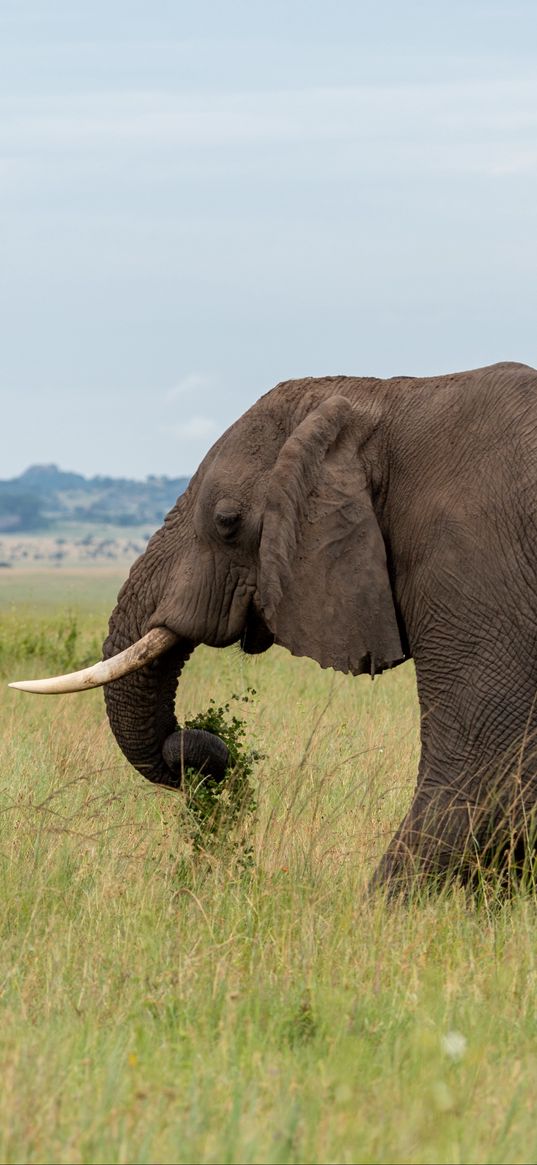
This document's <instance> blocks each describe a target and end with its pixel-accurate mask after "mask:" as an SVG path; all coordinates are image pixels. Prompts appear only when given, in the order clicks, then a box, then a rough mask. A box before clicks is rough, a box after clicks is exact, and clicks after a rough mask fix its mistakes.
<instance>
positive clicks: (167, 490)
mask: <svg viewBox="0 0 537 1165" xmlns="http://www.w3.org/2000/svg"><path fill="white" fill-rule="evenodd" d="M187 485H188V478H187V477H177V478H168V477H154V476H152V477H148V478H147V480H146V481H134V480H131V479H129V478H113V477H91V478H86V477H83V476H82V474H79V473H65V472H64V471H63V470H61V469H58V466H57V465H32V466H30V468H29V469H27V470H25V472H24V473H22V474H21V475H20V477H18V478H12V479H11V480H8V481H6V480H4V481H2V480H0V532H4V533H9V532H10V531H12V532H19V531H20V532H21V533H24V532H26V531H34V530H37V531H39V530H47V529H48V530H50V529H53V528H54V526H55V525H56V524H57V523H65V522H69V521H74V522H77V523H80V522H84V523H86V522H87V523H89V524H91V523H94V524H96V523H99V524H102V523H106V524H110V525H118V526H138V525H148V526H152V527H153V528H155V527H156V526H159V525H160V523H161V522H162V519H163V517H164V515H165V514H166V513H167V512H168V510H169V509H171V507H172V506H173V505H174V503H175V501H176V499H177V498H178V497H179V495H180V494H182V493H183V492H184V490H185V489H186V487H187Z"/></svg>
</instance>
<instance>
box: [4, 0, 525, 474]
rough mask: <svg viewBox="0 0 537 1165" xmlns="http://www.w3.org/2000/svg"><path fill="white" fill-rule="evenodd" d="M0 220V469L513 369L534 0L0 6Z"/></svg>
mask: <svg viewBox="0 0 537 1165" xmlns="http://www.w3.org/2000/svg"><path fill="white" fill-rule="evenodd" d="M0 224H1V226H0V229H1V256H0V258H1V267H0V270H1V274H2V277H1V283H0V301H1V302H0V311H1V318H2V323H3V327H2V342H1V344H0V395H1V397H2V400H3V401H5V402H6V405H7V415H8V423H7V425H6V424H5V423H4V425H3V426H2V431H3V441H2V448H1V452H2V456H1V458H0V477H9V476H11V475H14V474H17V473H19V472H20V471H21V470H23V469H24V468H25V467H26V466H27V465H28V464H30V463H31V462H35V461H56V462H58V463H59V464H60V465H61V466H62V467H64V468H68V469H76V470H80V471H82V472H85V473H88V474H92V473H110V474H117V475H123V474H127V475H129V476H137V477H144V476H145V475H146V474H148V473H166V474H169V475H176V474H180V473H187V472H190V471H192V470H193V469H195V467H196V465H197V464H198V462H199V460H200V458H201V457H202V455H203V454H204V452H205V451H206V449H207V448H208V447H209V446H210V445H211V444H212V442H213V440H214V439H215V438H216V437H217V436H218V434H219V433H220V432H221V431H222V430H223V429H224V428H225V427H226V426H227V425H228V424H229V423H230V422H231V421H233V420H234V419H235V418H236V417H237V416H239V415H240V413H241V412H243V411H244V409H246V408H247V407H248V406H249V405H250V404H252V403H253V401H254V400H256V399H257V397H258V396H259V395H260V394H261V393H262V392H264V391H265V390H266V389H267V388H270V387H271V386H272V385H273V384H275V383H276V382H277V381H278V380H281V379H284V378H287V377H290V376H301V375H306V374H308V373H312V374H315V375H320V374H322V373H342V372H344V373H350V374H360V373H363V374H373V375H375V374H376V375H381V376H382V375H388V376H389V375H393V374H396V373H407V374H409V373H417V374H423V373H428V372H431V373H434V372H442V371H450V370H456V369H461V368H468V367H474V366H476V365H479V364H486V363H491V362H493V361H495V360H502V359H516V360H524V361H527V362H529V363H532V364H534V365H537V324H536V319H537V3H535V0H527V2H524V0H510V2H509V3H495V2H494V0H486V3H485V2H483V3H481V0H477V2H473V0H464V2H463V0H449V2H444V0H440V2H435V0H426V2H418V0H411V2H405V0H374V2H371V3H369V2H362V0H333V2H331V3H328V2H324V3H316V2H315V0H313V2H312V0H308V2H307V3H306V2H302V0H284V2H283V0H270V3H267V2H266V0H264V2H263V3H258V2H257V0H248V2H247V3H245V2H243V0H233V2H231V0H230V3H227V4H224V3H222V2H217V0H212V2H211V0H195V2H194V0H191V2H189V3H180V2H179V3H178V2H175V3H172V2H169V3H165V2H164V0H151V2H149V0H144V2H143V3H140V2H137V0H128V2H124V0H106V2H103V0H92V3H91V4H88V3H86V2H84V3H82V2H81V0H68V2H67V0H56V2H54V0H34V2H32V0H0ZM4 417H5V413H4Z"/></svg>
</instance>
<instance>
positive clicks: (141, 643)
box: [9, 627, 178, 695]
mask: <svg viewBox="0 0 537 1165" xmlns="http://www.w3.org/2000/svg"><path fill="white" fill-rule="evenodd" d="M177 640H178V636H177V635H176V634H175V633H174V632H173V631H168V628H167V627H154V628H153V630H152V631H148V633H147V635H144V636H143V638H142V639H138V641H137V642H136V643H133V644H132V646H131V647H127V648H126V649H125V651H120V652H119V655H113V656H112V657H111V658H110V659H103V660H101V662H100V663H94V664H93V665H92V667H84V668H82V670H81V671H73V672H71V673H70V675H67V676H51V678H50V679H48V680H19V681H18V682H17V683H14V684H10V685H9V687H10V688H20V690H21V691H22V692H39V693H41V695H53V694H55V693H57V692H84V691H86V689H87V688H100V687H102V686H103V684H109V683H111V682H112V680H118V679H121V676H128V675H129V674H130V672H133V671H137V670H138V668H140V667H144V666H145V664H146V663H151V660H153V659H157V658H158V656H159V655H162V654H163V653H164V652H165V651H168V650H169V648H170V647H173V645H174V643H177Z"/></svg>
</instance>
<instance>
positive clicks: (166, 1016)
mask: <svg viewBox="0 0 537 1165" xmlns="http://www.w3.org/2000/svg"><path fill="white" fill-rule="evenodd" d="M120 581H121V580H120V579H119V578H118V579H114V578H113V577H111V576H106V578H104V577H103V576H99V577H97V576H96V577H95V579H92V576H91V574H90V575H88V578H87V579H86V580H84V586H83V587H82V588H79V587H78V584H73V583H72V580H70V579H69V578H65V577H63V578H62V575H61V574H60V573H58V575H55V576H54V578H53V586H54V587H55V588H56V589H55V592H54V594H53V595H52V592H51V590H50V587H49V585H48V582H47V579H46V577H45V576H42V584H43V587H44V590H43V591H41V589H40V590H39V591H38V592H36V593H33V594H29V593H28V591H27V592H21V591H20V590H19V589H18V588H17V585H16V584H17V580H16V579H13V578H9V579H7V577H6V578H5V579H4V578H1V579H0V629H1V635H0V642H1V644H2V654H1V655H0V670H1V672H2V680H3V694H2V696H1V700H2V730H1V734H0V739H1V748H2V765H1V784H0V882H1V894H2V911H1V914H0V927H1V942H0V1019H1V1022H0V1063H1V1067H2V1075H1V1079H2V1087H1V1088H0V1160H2V1161H6V1162H18V1161H31V1162H42V1161H43V1162H45V1161H59V1162H71V1161H72V1162H101V1161H103V1162H105V1161H113V1162H116V1161H117V1162H138V1161H140V1162H151V1161H157V1160H158V1161H166V1162H168V1161H169V1162H190V1161H203V1162H219V1161H226V1162H243V1161H252V1162H317V1161H319V1162H320V1161H338V1162H339V1161H341V1162H377V1161H378V1162H390V1161H394V1162H407V1161H408V1162H428V1161H435V1162H436V1161H438V1162H444V1161H445V1162H469V1161H476V1162H478V1161H479V1162H501V1161H506V1160H507V1161H521V1162H522V1161H531V1160H535V1159H536V1157H537V1130H536V1126H535V1116H534V1112H535V1093H536V1089H537V977H536V951H537V943H536V939H537V925H536V916H535V905H534V901H533V899H532V898H530V897H529V896H524V895H521V896H520V897H519V898H518V899H516V900H515V901H513V902H511V903H510V904H507V905H504V906H499V905H498V904H497V902H496V901H495V900H494V899H493V898H491V899H488V898H487V897H486V896H485V900H484V901H482V902H480V903H479V904H476V903H474V902H473V901H472V900H469V899H467V898H466V896H465V894H464V893H463V892H462V891H461V890H457V889H455V890H452V891H450V892H449V893H446V894H442V895H439V896H436V897H431V898H430V899H429V900H426V899H422V900H421V901H419V902H418V901H417V902H414V903H411V904H409V903H407V904H402V903H399V904H396V905H392V906H391V907H387V906H386V905H385V904H384V903H383V902H382V901H372V900H370V899H368V898H367V897H366V895H365V886H366V883H367V878H368V875H369V874H370V873H371V870H372V868H373V866H374V863H375V861H376V860H377V858H378V856H379V855H380V853H381V852H382V849H383V847H384V846H385V844H386V843H387V840H388V839H389V836H390V834H391V833H392V832H393V829H394V828H395V826H396V824H397V823H398V821H399V820H400V818H401V816H402V814H403V812H404V809H405V807H406V805H407V804H408V801H409V798H410V795H411V790H412V784H413V780H414V775H415V769H416V764H417V755H418V720H417V703H416V696H415V685H414V678H413V673H412V669H411V667H410V666H405V667H403V668H400V669H398V670H397V671H395V672H394V673H392V674H388V675H385V676H383V677H382V678H380V679H379V680H376V681H375V682H374V683H373V684H372V683H371V682H370V681H368V680H366V679H365V678H364V677H361V678H360V679H358V680H352V679H350V678H348V677H342V676H336V675H334V674H332V673H330V672H322V671H321V670H320V669H319V668H318V667H317V666H316V665H315V664H313V663H311V662H310V661H308V660H294V659H292V658H291V657H290V656H289V655H288V654H287V653H286V652H284V651H278V650H275V649H273V650H272V651H270V652H269V653H268V654H267V655H266V656H264V657H260V658H258V659H248V658H246V657H244V656H242V655H241V654H240V652H239V651H238V650H235V649H231V650H228V651H226V652H216V651H211V650H209V649H200V650H199V651H198V652H196V653H195V655H194V657H193V659H192V661H191V662H190V663H189V664H188V667H187V669H186V671H185V674H184V678H183V681H182V683H181V687H180V692H179V700H178V712H179V716H180V718H184V717H185V716H188V715H192V714H194V713H196V712H198V711H200V710H201V709H204V708H206V707H207V704H208V702H209V700H210V699H211V698H214V699H215V700H216V701H217V702H218V703H225V702H226V701H228V700H229V699H230V697H231V695H232V694H233V693H238V694H241V693H244V692H245V691H246V690H247V689H248V688H251V687H254V688H255V689H256V690H257V693H258V694H257V697H256V699H255V700H254V701H253V703H251V704H250V703H248V704H244V705H238V706H237V707H238V710H239V714H240V715H244V717H245V720H246V722H247V728H248V737H249V739H250V740H251V742H252V744H253V745H255V746H256V747H257V748H259V749H260V750H261V752H263V753H265V754H266V757H265V759H264V760H263V761H261V762H260V763H259V765H258V766H257V768H256V773H255V778H256V784H257V786H258V802H259V807H258V813H257V819H256V820H255V821H252V822H251V823H250V826H249V831H250V833H249V841H250V842H251V845H252V846H253V861H250V862H248V861H245V860H244V853H243V850H242V848H241V847H238V848H237V850H236V851H235V852H233V851H232V850H231V851H230V849H229V847H228V848H225V847H222V849H221V850H219V848H218V844H217V845H216V846H212V847H211V848H210V850H209V851H208V852H207V853H206V854H197V853H195V852H193V851H192V847H191V846H190V845H189V840H188V821H187V819H186V818H185V814H184V812H183V811H182V808H181V800H180V798H179V796H178V795H177V794H174V793H172V792H170V791H167V790H159V789H156V788H153V787H152V786H150V785H147V784H145V783H144V782H143V780H142V778H141V777H139V776H138V775H137V774H136V773H134V772H133V771H132V770H131V769H130V768H129V766H128V765H127V764H126V763H125V762H124V760H123V759H122V757H121V755H120V754H119V752H118V750H117V748H116V746H115V743H114V742H113V739H112V737H111V735H110V732H109V730H108V727H107V723H106V720H105V717H104V711H103V702H102V695H101V693H99V692H92V693H86V694H83V695H76V696H72V697H57V698H53V697H47V698H42V699H39V698H37V697H33V696H25V695H23V694H22V693H18V692H9V691H8V690H7V689H6V687H5V681H6V680H7V679H8V678H21V677H22V676H24V675H28V674H38V673H39V672H54V671H57V670H58V665H59V664H63V663H64V662H69V660H70V661H71V662H72V664H73V666H77V665H78V664H79V663H81V662H83V661H84V660H86V659H87V658H90V657H91V656H92V655H93V654H94V652H95V650H96V649H97V648H98V644H99V643H100V641H101V640H102V638H103V636H104V634H105V632H106V614H107V612H108V610H109V609H110V607H111V605H112V603H113V601H114V596H115V593H116V591H117V588H118V585H119V582H120ZM26 585H28V586H29V585H30V583H28V584H26ZM51 596H52V597H51ZM32 645H33V646H32Z"/></svg>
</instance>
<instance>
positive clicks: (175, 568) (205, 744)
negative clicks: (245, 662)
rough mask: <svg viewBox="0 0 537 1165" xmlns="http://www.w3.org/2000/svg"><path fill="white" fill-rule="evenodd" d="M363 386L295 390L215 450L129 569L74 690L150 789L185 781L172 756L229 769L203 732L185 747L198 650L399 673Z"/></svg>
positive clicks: (371, 422)
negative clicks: (90, 689)
mask: <svg viewBox="0 0 537 1165" xmlns="http://www.w3.org/2000/svg"><path fill="white" fill-rule="evenodd" d="M356 384H357V382H356V381H352V380H351V379H349V378H339V379H337V378H331V379H330V378H326V379H324V378H323V379H319V380H311V379H310V380H307V381H289V382H286V383H283V384H280V385H278V386H277V387H276V388H275V389H273V390H272V392H269V393H267V394H266V396H264V397H262V398H261V399H260V400H259V401H258V402H257V404H256V405H254V406H253V407H252V408H251V409H250V410H249V411H248V412H247V413H245V414H244V416H243V417H242V418H240V420H238V421H237V422H236V423H235V424H234V425H232V426H231V428H230V429H228V431H227V432H226V433H225V434H224V435H223V436H222V437H221V438H220V439H219V440H218V441H217V442H216V444H215V445H214V446H213V448H212V449H211V450H210V452H209V453H208V454H207V456H206V457H205V459H204V461H203V462H202V464H201V466H200V468H199V469H198V471H197V473H196V474H195V476H194V477H193V479H192V480H191V482H190V485H189V487H188V489H187V490H186V492H185V493H184V494H183V495H182V496H181V497H180V498H179V499H178V501H177V503H176V505H175V506H174V508H173V509H172V510H171V511H170V513H169V514H168V515H167V517H166V519H165V521H164V524H163V526H162V527H161V529H160V530H158V531H157V532H156V533H155V534H154V535H153V537H152V538H151V540H150V542H149V543H148V546H147V549H146V551H145V553H144V554H143V555H142V556H141V557H140V558H139V559H138V560H137V561H136V562H135V563H134V565H133V567H132V569H131V572H130V575H129V577H128V579H127V581H126V583H125V584H124V586H123V588H122V590H121V591H120V593H119V596H118V601H117V606H116V608H115V610H114V611H113V613H112V616H111V619H110V625H109V634H108V638H107V639H106V641H105V644H104V659H105V660H106V661H108V662H107V663H104V664H98V665H96V669H97V678H95V673H92V675H93V678H92V676H90V677H89V678H88V677H87V676H86V678H85V680H84V681H81V685H79V686H87V684H89V683H92V682H94V680H95V682H97V683H101V682H105V683H107V687H106V692H105V699H106V708H107V713H108V716H109V719H110V724H111V727H112V730H113V732H114V735H115V736H116V739H117V741H118V743H119V745H120V747H121V749H122V750H123V752H124V754H125V756H126V757H127V758H128V760H129V761H130V762H131V763H132V764H133V765H134V767H135V768H137V769H138V770H139V771H140V772H141V773H143V775H144V776H146V777H148V778H149V779H150V780H152V781H156V782H159V783H164V784H167V785H174V786H176V785H178V784H179V783H180V773H178V771H177V768H178V766H177V765H173V764H172V763H171V761H170V757H171V756H172V753H174V749H175V755H177V750H178V748H179V751H180V752H181V755H182V759H183V763H184V764H185V765H193V766H194V767H196V768H200V767H203V766H205V767H206V769H208V770H209V771H211V769H212V771H214V772H218V771H220V770H221V768H222V765H223V764H225V759H223V757H222V753H221V751H220V752H218V742H217V744H215V742H214V739H213V740H212V741H211V737H210V736H209V735H208V734H196V733H192V732H191V733H187V732H185V733H184V734H183V736H182V737H177V735H176V734H177V731H178V725H177V723H176V719H175V711H174V703H175V692H176V686H177V683H178V680H179V677H180V675H181V671H182V668H183V666H184V663H185V661H186V660H187V659H188V657H189V655H190V653H191V652H192V651H193V650H194V648H195V647H196V646H197V645H198V644H207V645H209V646H211V647H226V646H228V645H230V644H233V643H240V645H241V647H242V648H243V650H244V651H246V652H249V653H257V652H262V651H265V650H266V649H267V648H268V647H270V646H271V644H273V643H278V644H281V645H283V646H284V647H287V648H288V649H289V651H291V652H292V653H293V654H294V655H299V656H300V655H306V656H310V657H311V658H313V659H315V660H317V661H318V663H319V664H320V665H321V666H322V667H333V668H336V669H337V670H339V671H342V672H352V673H353V674H355V675H356V674H359V673H361V672H369V673H370V674H371V675H375V673H378V672H381V671H382V670H383V669H385V668H389V667H392V666H393V665H394V664H395V663H397V662H400V661H401V660H402V659H403V657H404V656H403V649H402V647H401V642H400V638H399V632H398V625H397V619H396V614H395V610H394V604H393V598H392V591H391V586H390V580H389V577H388V570H387V562H386V550H385V546H384V541H383V537H382V534H381V530H380V528H379V524H378V521H377V518H376V515H375V509H374V505H373V493H374V490H375V488H378V486H379V481H381V479H382V477H383V471H382V467H381V464H380V461H381V457H382V449H383V442H384V438H383V432H382V430H383V426H382V415H381V411H380V410H379V406H378V403H376V401H375V399H374V397H373V395H372V394H367V393H366V394H365V395H364V392H363V391H361V392H360V393H357V391H356V388H355V387H354V386H356ZM139 641H142V643H141V644H140V643H139ZM135 644H138V646H137V647H133V645H135ZM133 655H134V656H136V660H135V667H136V669H137V670H134V671H131V670H130V667H131V663H132V660H131V657H132V656H133ZM125 660H127V661H128V662H127V663H124V661H125ZM99 668H100V669H101V671H100V672H98V669H99ZM102 669H105V671H103V670H102ZM89 671H90V672H92V669H89ZM124 672H126V674H123V673H124ZM105 673H106V674H105ZM110 676H111V677H112V679H111V682H109V683H108V679H109V677H110ZM178 741H179V742H180V743H179V746H178V744H177V742H178Z"/></svg>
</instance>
